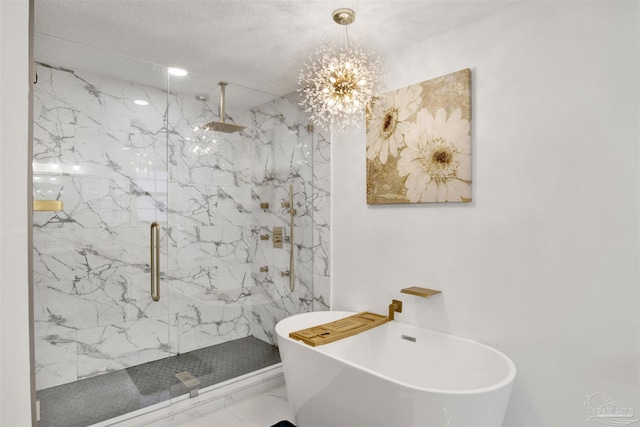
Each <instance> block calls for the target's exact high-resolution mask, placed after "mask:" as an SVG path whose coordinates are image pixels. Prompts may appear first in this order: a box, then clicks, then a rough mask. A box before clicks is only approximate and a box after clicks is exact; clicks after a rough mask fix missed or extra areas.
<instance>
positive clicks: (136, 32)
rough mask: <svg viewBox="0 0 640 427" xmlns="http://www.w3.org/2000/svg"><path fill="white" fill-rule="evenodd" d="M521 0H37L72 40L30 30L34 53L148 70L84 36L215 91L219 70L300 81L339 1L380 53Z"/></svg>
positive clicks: (264, 82) (71, 62)
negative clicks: (188, 75)
mask: <svg viewBox="0 0 640 427" xmlns="http://www.w3.org/2000/svg"><path fill="white" fill-rule="evenodd" d="M518 1H520V0H501V1H491V0H473V1H457V0H447V1H444V0H443V1H432V0H385V1H378V0H340V1H335V0H35V31H36V33H37V34H39V35H46V36H52V37H55V38H59V39H64V40H67V41H72V42H76V43H78V44H79V45H78V46H77V48H76V49H70V48H69V47H68V46H62V45H61V44H60V43H54V40H53V39H49V38H47V37H44V38H42V37H40V38H36V60H41V61H43V62H45V61H48V62H56V61H61V62H62V63H59V64H55V65H65V64H66V65H68V66H69V67H84V68H85V69H87V68H89V69H90V71H97V70H91V67H93V68H99V69H100V70H101V72H102V73H103V74H107V75H112V76H116V77H123V76H124V75H125V74H132V75H135V76H137V80H140V79H145V77H142V76H143V75H144V72H142V71H141V70H140V67H141V66H140V64H134V62H135V61H129V60H126V59H122V58H120V59H118V60H115V61H113V60H109V61H108V60H107V58H106V57H108V56H109V55H108V54H107V53H106V52H101V53H96V51H95V50H90V49H86V48H85V46H91V47H94V48H99V49H101V50H104V51H107V52H111V53H117V54H119V55H123V56H126V57H130V58H136V59H137V60H142V61H146V62H150V63H155V64H163V65H168V66H174V67H179V68H184V69H186V70H189V71H190V72H193V73H197V74H200V75H201V76H206V79H207V80H208V79H211V82H212V83H211V86H212V92H213V91H214V90H215V89H216V86H215V84H216V83H217V82H218V81H221V80H225V81H229V82H231V83H235V84H237V85H241V86H246V87H249V88H253V89H258V90H261V91H264V92H268V93H271V94H275V95H286V94H289V93H291V92H293V91H295V89H296V88H297V74H298V71H299V70H300V68H301V66H302V65H303V64H304V62H305V61H306V60H307V59H308V57H309V54H310V53H311V52H312V51H313V50H315V48H316V47H318V46H319V45H321V44H322V43H323V42H326V41H330V42H342V40H343V38H344V27H342V26H340V25H338V24H336V23H334V22H333V20H332V18H331V16H332V12H333V10H335V9H337V8H341V7H349V8H352V9H354V10H355V11H356V21H355V22H354V23H353V24H352V25H350V26H349V36H350V38H351V40H355V41H358V42H362V43H363V44H366V45H367V46H368V47H369V48H370V49H372V50H375V51H376V52H377V53H378V54H380V56H382V57H383V58H384V56H385V54H386V53H389V52H392V51H394V50H398V49H402V48H403V46H407V45H411V44H414V43H417V42H420V41H422V40H425V39H427V38H429V37H431V36H433V35H436V34H438V33H441V32H444V31H447V30H450V29H452V28H455V27H458V26H461V25H464V24H467V23H469V22H471V21H473V20H476V19H479V18H481V17H483V16H486V15H489V14H491V13H494V12H496V11H498V10H500V9H503V8H505V7H508V6H511V5H513V4H515V3H517V2H518ZM61 46H62V47H61ZM146 67H147V69H152V68H153V67H152V66H149V65H146ZM143 68H144V67H143ZM156 68H157V67H156ZM149 79H153V77H149ZM132 80H136V79H132ZM194 85H195V86H197V84H194ZM193 90H197V88H195V87H194V89H193Z"/></svg>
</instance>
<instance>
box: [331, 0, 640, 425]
mask: <svg viewBox="0 0 640 427" xmlns="http://www.w3.org/2000/svg"><path fill="white" fill-rule="evenodd" d="M639 18H640V13H639V4H638V2H636V1H634V2H613V1H608V2H567V3H565V2H526V3H524V4H519V5H516V6H514V7H511V8H509V9H506V10H504V11H502V12H499V13H498V14H495V15H492V16H490V17H487V18H485V19H483V20H481V21H477V22H476V23H473V24H471V25H468V26H465V27H461V28H458V29H456V30H454V31H451V32H448V33H445V34H442V35H440V36H438V37H436V38H433V39H430V40H427V41H425V42H423V43H421V44H418V45H414V46H409V47H407V48H406V49H405V50H403V51H400V52H398V53H397V54H396V55H395V56H394V57H391V58H387V65H388V68H389V74H388V80H387V83H388V84H387V89H389V90H390V89H397V88H400V87H404V86H408V85H410V84H414V83H417V82H420V81H424V80H428V79H431V78H434V77H437V76H440V75H444V74H447V73H450V72H453V71H457V70H460V69H463V68H467V67H469V68H471V70H472V86H473V87H472V97H473V99H472V102H473V107H472V108H473V112H472V114H473V123H472V132H473V149H474V153H473V159H474V160H473V166H474V177H473V179H474V187H473V197H474V201H473V202H472V203H471V204H449V205H444V204H439V205H435V204H431V205H411V206H409V205H399V206H398V205H396V206H391V205H388V206H380V205H379V206H367V205H366V198H365V136H364V130H359V131H357V132H354V134H352V135H337V134H335V133H334V135H333V136H332V144H331V147H332V221H333V224H334V226H333V229H332V233H333V234H332V237H331V239H332V242H333V247H332V251H333V252H332V254H333V255H332V262H333V271H332V277H333V284H332V291H333V292H332V297H333V300H332V308H333V309H339V310H340V309H349V310H357V311H361V310H373V311H377V312H380V313H384V312H385V311H386V310H387V306H388V304H389V303H390V302H391V299H392V298H399V299H401V300H403V301H404V304H405V305H404V310H403V313H402V314H399V315H397V317H396V318H397V319H399V320H401V321H405V322H409V323H413V324H419V325H422V326H425V327H428V328H433V329H436V330H440V331H445V332H449V333H452V334H455V335H460V336H464V337H469V338H472V339H476V340H478V341H481V342H484V343H486V344H489V345H491V346H494V347H496V348H498V349H500V350H502V351H504V352H505V353H506V354H507V355H509V356H510V357H511V358H512V359H513V361H514V362H515V364H516V366H517V368H518V374H517V377H516V383H515V387H514V391H513V394H512V398H511V404H510V408H509V410H508V413H507V416H506V419H505V425H510V426H514V425H518V426H525V425H526V426H560V425H562V426H570V425H585V424H586V419H587V418H588V417H589V416H590V415H591V412H590V411H589V409H588V408H587V407H585V406H583V402H584V401H585V398H586V396H587V395H588V394H591V393H595V392H602V393H604V394H605V395H606V396H607V397H608V398H610V399H613V400H615V401H617V402H619V403H621V404H623V405H625V406H627V407H632V408H634V409H635V411H636V413H638V412H639V411H640V396H639V390H640V369H639V362H640V342H639V335H640V329H639V326H640V324H639V311H640V294H639V260H640V251H639V213H640V212H639V187H640V181H639V150H638V146H639V144H638V143H639V115H640V111H639V84H638V76H639V75H640V67H639V50H640V49H639V38H640V37H639V30H638V28H639V21H640V19H639ZM412 285H418V286H425V287H431V288H435V289H441V290H443V291H444V293H443V294H442V295H439V296H435V297H432V298H430V299H420V298H418V297H414V296H410V295H406V294H401V293H400V289H401V288H403V287H407V286H412Z"/></svg>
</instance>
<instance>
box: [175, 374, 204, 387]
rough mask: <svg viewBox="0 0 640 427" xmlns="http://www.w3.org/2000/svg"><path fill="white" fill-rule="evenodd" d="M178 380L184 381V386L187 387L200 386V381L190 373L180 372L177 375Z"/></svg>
mask: <svg viewBox="0 0 640 427" xmlns="http://www.w3.org/2000/svg"><path fill="white" fill-rule="evenodd" d="M176 378H178V379H179V380H180V381H182V384H184V385H185V386H187V387H193V386H196V385H198V384H200V381H198V380H197V379H196V378H194V377H193V375H191V374H190V373H189V372H188V371H182V372H178V373H177V374H176Z"/></svg>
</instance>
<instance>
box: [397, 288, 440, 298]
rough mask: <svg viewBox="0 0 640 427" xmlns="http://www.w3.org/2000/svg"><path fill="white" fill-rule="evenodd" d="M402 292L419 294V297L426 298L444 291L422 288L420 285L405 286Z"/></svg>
mask: <svg viewBox="0 0 640 427" xmlns="http://www.w3.org/2000/svg"><path fill="white" fill-rule="evenodd" d="M400 292H402V293H403V294H410V295H417V296H419V297H424V298H429V297H430V296H431V295H435V294H441V293H442V291H436V290H435V289H427V288H421V287H418V286H412V287H410V288H404V289H402V290H401V291H400Z"/></svg>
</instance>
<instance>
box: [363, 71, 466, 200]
mask: <svg viewBox="0 0 640 427" xmlns="http://www.w3.org/2000/svg"><path fill="white" fill-rule="evenodd" d="M470 123H471V71H470V70H469V69H464V70H461V71H457V72H455V73H452V74H447V75H445V76H441V77H437V78H435V79H432V80H428V81H425V82H422V83H418V84H415V85H411V86H408V87H405V88H402V89H398V90H394V91H391V92H388V93H386V94H384V95H383V96H382V97H380V99H379V100H378V101H377V102H376V103H375V105H374V106H373V107H372V108H371V110H370V111H369V114H368V117H367V203H368V204H386V203H432V202H470V201H471V126H470Z"/></svg>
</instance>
